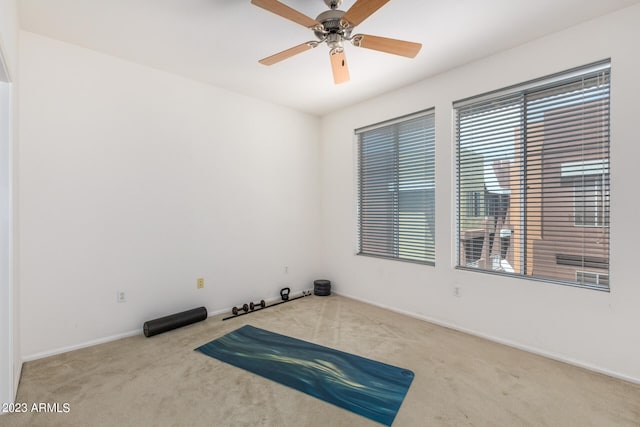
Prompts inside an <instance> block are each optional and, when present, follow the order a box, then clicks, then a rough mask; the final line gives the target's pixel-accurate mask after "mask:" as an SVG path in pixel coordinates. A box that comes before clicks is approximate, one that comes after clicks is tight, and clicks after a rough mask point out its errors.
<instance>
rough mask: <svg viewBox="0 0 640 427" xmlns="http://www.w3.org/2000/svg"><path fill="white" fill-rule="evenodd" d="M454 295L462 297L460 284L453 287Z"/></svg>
mask: <svg viewBox="0 0 640 427" xmlns="http://www.w3.org/2000/svg"><path fill="white" fill-rule="evenodd" d="M453 296H455V297H458V298H460V286H454V287H453Z"/></svg>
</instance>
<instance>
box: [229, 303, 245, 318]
mask: <svg viewBox="0 0 640 427" xmlns="http://www.w3.org/2000/svg"><path fill="white" fill-rule="evenodd" d="M240 310H242V311H244V312H245V313H246V312H247V311H249V304H243V305H242V307H233V308H232V309H231V312H232V313H233V314H234V315H236V316H237V315H238V313H239V312H240Z"/></svg>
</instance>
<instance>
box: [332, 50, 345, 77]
mask: <svg viewBox="0 0 640 427" xmlns="http://www.w3.org/2000/svg"><path fill="white" fill-rule="evenodd" d="M329 56H330V57H331V69H332V70H333V82H334V83H335V84H340V83H344V82H348V81H349V67H348V66H347V56H346V55H345V54H344V50H340V51H338V50H332V51H330V52H329Z"/></svg>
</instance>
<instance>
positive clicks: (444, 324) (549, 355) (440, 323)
mask: <svg viewBox="0 0 640 427" xmlns="http://www.w3.org/2000/svg"><path fill="white" fill-rule="evenodd" d="M333 293H334V294H336V295H340V296H343V297H346V298H351V299H354V300H356V301H360V302H363V303H366V304H370V305H373V306H376V307H380V308H384V309H385V310H389V311H393V312H394V313H399V314H403V315H405V316H409V317H413V318H414V319H418V320H423V321H425V322H429V323H433V324H434V325H438V326H442V327H445V328H448V329H453V330H455V331H459V332H464V333H465V334H469V335H473V336H476V337H479V338H484V339H486V340H489V341H493V342H496V343H498V344H503V345H506V346H508V347H513V348H516V349H518V350H523V351H526V352H528V353H532V354H536V355H538V356H543V357H546V358H548V359H552V360H556V361H558V362H563V363H567V364H569V365H573V366H577V367H579V368H583V369H588V370H590V371H593V372H597V373H599V374H603V375H607V376H609V377H613V378H617V379H620V380H624V381H628V382H630V383H634V384H640V378H635V377H631V376H629V375H625V374H622V373H620V372H616V371H612V370H609V369H605V368H601V367H599V366H595V365H592V364H590V363H586V362H583V361H580V360H576V359H572V358H569V357H565V356H561V355H558V354H555V353H551V352H548V351H545V350H541V349H539V348H536V347H531V346H528V345H525V344H521V343H518V342H515V341H510V340H505V339H503V338H499V337H496V336H493V335H489V334H485V333H482V332H479V331H476V330H473V329H468V328H463V327H461V326H458V325H455V324H452V323H449V322H445V321H443V320H440V319H436V318H433V317H428V316H423V315H420V314H416V313H412V312H409V311H405V310H400V309H397V308H395V307H390V306H388V305H385V304H379V303H377V302H373V301H369V300H366V299H362V298H358V297H355V296H353V295H349V294H344V293H338V292H333Z"/></svg>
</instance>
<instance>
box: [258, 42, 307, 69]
mask: <svg viewBox="0 0 640 427" xmlns="http://www.w3.org/2000/svg"><path fill="white" fill-rule="evenodd" d="M317 45H318V44H317V43H312V42H305V43H302V44H299V45H298V46H294V47H291V48H289V49H287V50H283V51H282V52H278V53H276V54H274V55H271V56H267V57H266V58H262V59H261V60H259V61H258V62H259V63H261V64H262V65H273V64H275V63H277V62H280V61H284V60H285V59H287V58H291V57H292V56H293V55H297V54H299V53H302V52H305V51H307V50H309V49H313V48H314V47H316V46H317Z"/></svg>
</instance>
